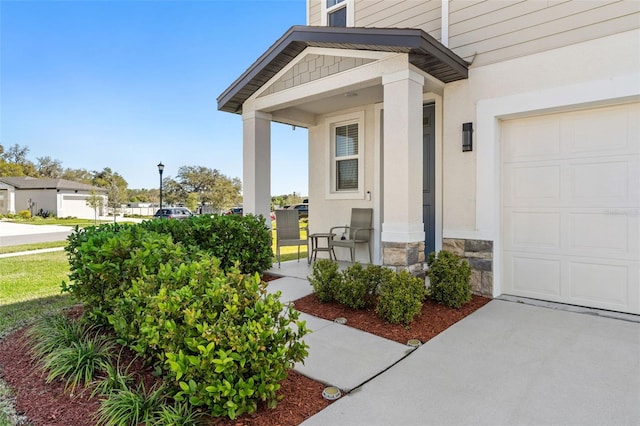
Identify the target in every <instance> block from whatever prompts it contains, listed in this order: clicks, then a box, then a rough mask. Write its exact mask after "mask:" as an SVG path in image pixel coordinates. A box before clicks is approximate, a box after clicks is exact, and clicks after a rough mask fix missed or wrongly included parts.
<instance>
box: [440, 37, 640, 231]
mask: <svg viewBox="0 0 640 426" xmlns="http://www.w3.org/2000/svg"><path fill="white" fill-rule="evenodd" d="M594 52H598V54H597V55H594V54H593V53H594ZM639 63H640V30H635V31H629V32H625V33H622V34H616V35H613V36H609V37H605V38H600V39H597V40H592V41H587V42H583V43H579V44H576V45H573V46H570V47H562V48H558V49H554V50H549V51H546V52H542V53H538V54H534V55H529V56H527V57H526V58H517V59H513V60H509V61H503V62H500V63H496V64H491V65H486V66H481V67H474V68H472V69H470V73H469V79H468V80H463V81H459V82H455V83H451V84H448V85H447V86H446V87H445V92H444V99H445V102H444V111H443V136H444V140H443V161H444V164H443V194H444V195H443V197H444V200H443V208H444V210H443V218H444V219H443V220H444V223H443V229H444V236H445V238H446V237H458V236H460V235H463V236H464V235H468V236H475V237H484V236H482V235H474V234H473V232H475V231H477V228H478V226H477V224H476V213H477V212H476V203H477V202H478V199H481V198H482V197H483V196H484V195H485V194H482V193H476V183H477V182H476V179H477V174H478V173H479V171H478V165H477V156H478V151H479V150H480V149H482V146H483V143H487V142H486V141H483V140H482V139H481V138H479V137H478V133H479V131H480V130H482V129H479V126H480V125H481V124H479V123H477V105H478V103H479V102H482V101H485V100H490V99H495V98H502V97H507V96H513V95H521V96H523V97H524V98H527V99H531V100H532V101H535V99H536V96H537V93H539V92H541V91H543V90H547V89H552V88H561V87H571V86H573V85H576V84H580V83H587V82H592V81H599V80H608V79H611V78H612V77H617V76H627V75H631V76H634V75H635V76H637V73H638V64H639ZM615 97H616V94H615V93H611V98H615ZM559 103H561V100H559ZM576 107H579V106H576ZM532 114H533V113H532ZM465 122H473V123H474V129H475V130H476V132H475V133H474V150H473V151H472V152H467V153H463V152H462V150H461V147H460V145H461V126H462V123H465ZM485 125H486V123H485ZM496 125H497V124H496ZM478 161H479V160H478ZM483 161H484V160H483ZM465 232H468V234H465ZM460 233H462V234H460Z"/></svg>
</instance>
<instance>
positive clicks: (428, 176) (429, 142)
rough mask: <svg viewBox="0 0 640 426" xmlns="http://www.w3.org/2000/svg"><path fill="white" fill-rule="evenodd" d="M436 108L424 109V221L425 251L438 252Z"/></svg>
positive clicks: (432, 106)
mask: <svg viewBox="0 0 640 426" xmlns="http://www.w3.org/2000/svg"><path fill="white" fill-rule="evenodd" d="M435 136H436V128H435V106H434V104H428V105H424V106H423V107H422V143H423V149H422V156H423V161H422V164H423V166H422V221H423V223H424V251H425V254H426V255H427V256H428V255H429V253H431V252H432V251H435V250H436V155H435V154H436V145H435V139H436V138H435Z"/></svg>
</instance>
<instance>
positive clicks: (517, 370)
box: [303, 300, 640, 426]
mask: <svg viewBox="0 0 640 426" xmlns="http://www.w3.org/2000/svg"><path fill="white" fill-rule="evenodd" d="M630 318H631V319H632V320H633V319H634V318H633V316H632V317H630ZM353 368H358V365H353ZM303 424H304V425H306V426H310V425H329V424H331V425H638V424H640V323H638V322H633V321H626V320H621V319H612V318H604V317H598V316H594V315H587V314H581V313H575V312H567V311H562V310H554V309H549V308H546V307H539V306H531V305H525V304H521V303H515V302H510V301H503V300H493V301H491V302H490V303H489V304H487V305H486V306H484V307H483V308H481V309H480V310H478V311H476V312H475V313H473V314H472V315H470V316H469V317H467V318H465V319H464V320H462V321H460V322H459V323H457V324H455V325H454V326H453V327H451V328H449V329H448V330H446V331H445V332H443V333H442V334H440V335H439V336H437V337H436V338H434V339H432V340H431V341H429V342H427V343H426V344H424V345H423V346H421V347H420V348H418V349H417V350H415V351H414V352H413V353H412V354H411V355H409V356H408V357H407V358H405V359H403V360H402V361H401V362H399V363H398V364H396V365H394V366H393V367H391V368H389V369H388V370H387V371H385V372H384V373H382V374H381V375H379V376H378V377H376V378H374V379H373V380H371V381H370V382H368V383H365V384H364V385H363V386H362V387H360V388H358V389H356V390H354V391H353V392H352V393H350V394H348V395H347V396H344V397H342V398H341V399H339V400H338V401H336V402H334V403H333V404H332V405H330V406H329V407H327V408H326V409H324V410H323V411H321V412H320V413H318V414H316V415H315V416H313V417H311V418H310V419H308V420H307V421H305V422H304V423H303Z"/></svg>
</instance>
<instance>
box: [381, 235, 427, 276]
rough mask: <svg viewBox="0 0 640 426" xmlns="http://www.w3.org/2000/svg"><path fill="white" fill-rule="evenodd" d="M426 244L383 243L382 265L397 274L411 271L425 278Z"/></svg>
mask: <svg viewBox="0 0 640 426" xmlns="http://www.w3.org/2000/svg"><path fill="white" fill-rule="evenodd" d="M424 262H425V255H424V242H417V243H392V242H385V241H383V242H382V264H383V265H384V266H386V267H388V268H390V269H392V270H394V271H396V272H400V271H409V272H411V273H412V274H413V275H416V276H420V277H424V275H425V273H424V264H425V263H424Z"/></svg>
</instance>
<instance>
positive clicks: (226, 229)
mask: <svg viewBox="0 0 640 426" xmlns="http://www.w3.org/2000/svg"><path fill="white" fill-rule="evenodd" d="M140 226H142V227H144V228H145V229H147V230H150V231H155V232H158V233H161V234H169V235H171V236H172V237H173V241H175V242H179V243H182V244H183V245H184V246H186V247H191V248H193V249H195V250H203V251H206V252H207V253H209V254H211V255H213V256H215V257H217V258H218V259H220V264H221V265H222V267H223V268H224V269H228V268H230V267H232V266H235V265H236V262H237V264H238V267H239V268H240V270H241V271H242V272H243V273H247V274H253V273H256V272H258V273H262V272H264V271H265V270H267V269H269V268H271V264H272V260H273V252H272V251H271V232H270V231H269V229H268V228H267V227H266V225H265V222H264V219H263V218H262V216H253V215H245V216H239V215H214V216H210V215H202V216H194V217H192V218H189V219H185V220H157V219H156V220H148V221H145V222H143V223H142V224H140Z"/></svg>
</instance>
